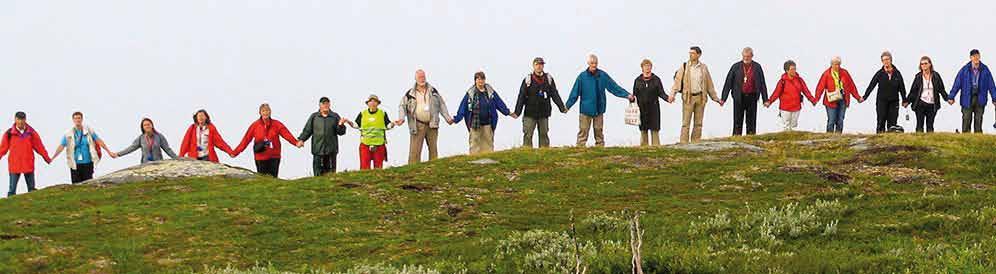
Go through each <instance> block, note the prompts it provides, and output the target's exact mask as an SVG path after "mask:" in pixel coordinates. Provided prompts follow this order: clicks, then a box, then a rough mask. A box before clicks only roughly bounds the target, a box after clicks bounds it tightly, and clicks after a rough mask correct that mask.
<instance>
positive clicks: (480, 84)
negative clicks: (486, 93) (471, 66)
mask: <svg viewBox="0 0 996 274" xmlns="http://www.w3.org/2000/svg"><path fill="white" fill-rule="evenodd" d="M485 80H487V78H485V76H484V72H483V71H478V72H475V73H474V85H475V86H477V88H478V89H483V88H484V81H485Z"/></svg>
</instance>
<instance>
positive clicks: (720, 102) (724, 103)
mask: <svg viewBox="0 0 996 274" xmlns="http://www.w3.org/2000/svg"><path fill="white" fill-rule="evenodd" d="M716 102H717V103H719V106H723V105H726V100H723V101H716Z"/></svg>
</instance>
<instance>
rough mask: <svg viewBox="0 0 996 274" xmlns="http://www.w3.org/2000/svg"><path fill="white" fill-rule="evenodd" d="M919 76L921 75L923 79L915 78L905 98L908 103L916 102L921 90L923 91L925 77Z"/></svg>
mask: <svg viewBox="0 0 996 274" xmlns="http://www.w3.org/2000/svg"><path fill="white" fill-rule="evenodd" d="M917 75H920V76H921V77H917V76H913V83H912V84H910V92H909V93H908V94H907V96H906V98H903V100H905V101H906V102H916V100H917V97H918V96H919V94H920V92H921V90H923V77H922V76H923V75H922V74H919V73H918V74H917ZM939 93H943V92H939Z"/></svg>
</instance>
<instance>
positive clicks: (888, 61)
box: [880, 51, 892, 70]
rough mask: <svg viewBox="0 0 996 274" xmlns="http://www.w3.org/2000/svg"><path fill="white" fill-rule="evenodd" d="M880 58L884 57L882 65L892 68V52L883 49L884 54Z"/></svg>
mask: <svg viewBox="0 0 996 274" xmlns="http://www.w3.org/2000/svg"><path fill="white" fill-rule="evenodd" d="M880 58H881V59H882V67H884V68H886V69H888V70H892V53H891V52H888V51H883V52H882V56H881V57H880Z"/></svg>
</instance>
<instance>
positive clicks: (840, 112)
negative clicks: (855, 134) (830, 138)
mask: <svg viewBox="0 0 996 274" xmlns="http://www.w3.org/2000/svg"><path fill="white" fill-rule="evenodd" d="M846 114H847V105H846V104H840V105H839V106H837V125H836V126H835V127H836V129H835V130H836V131H835V132H836V133H843V132H844V117H845V116H846Z"/></svg>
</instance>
